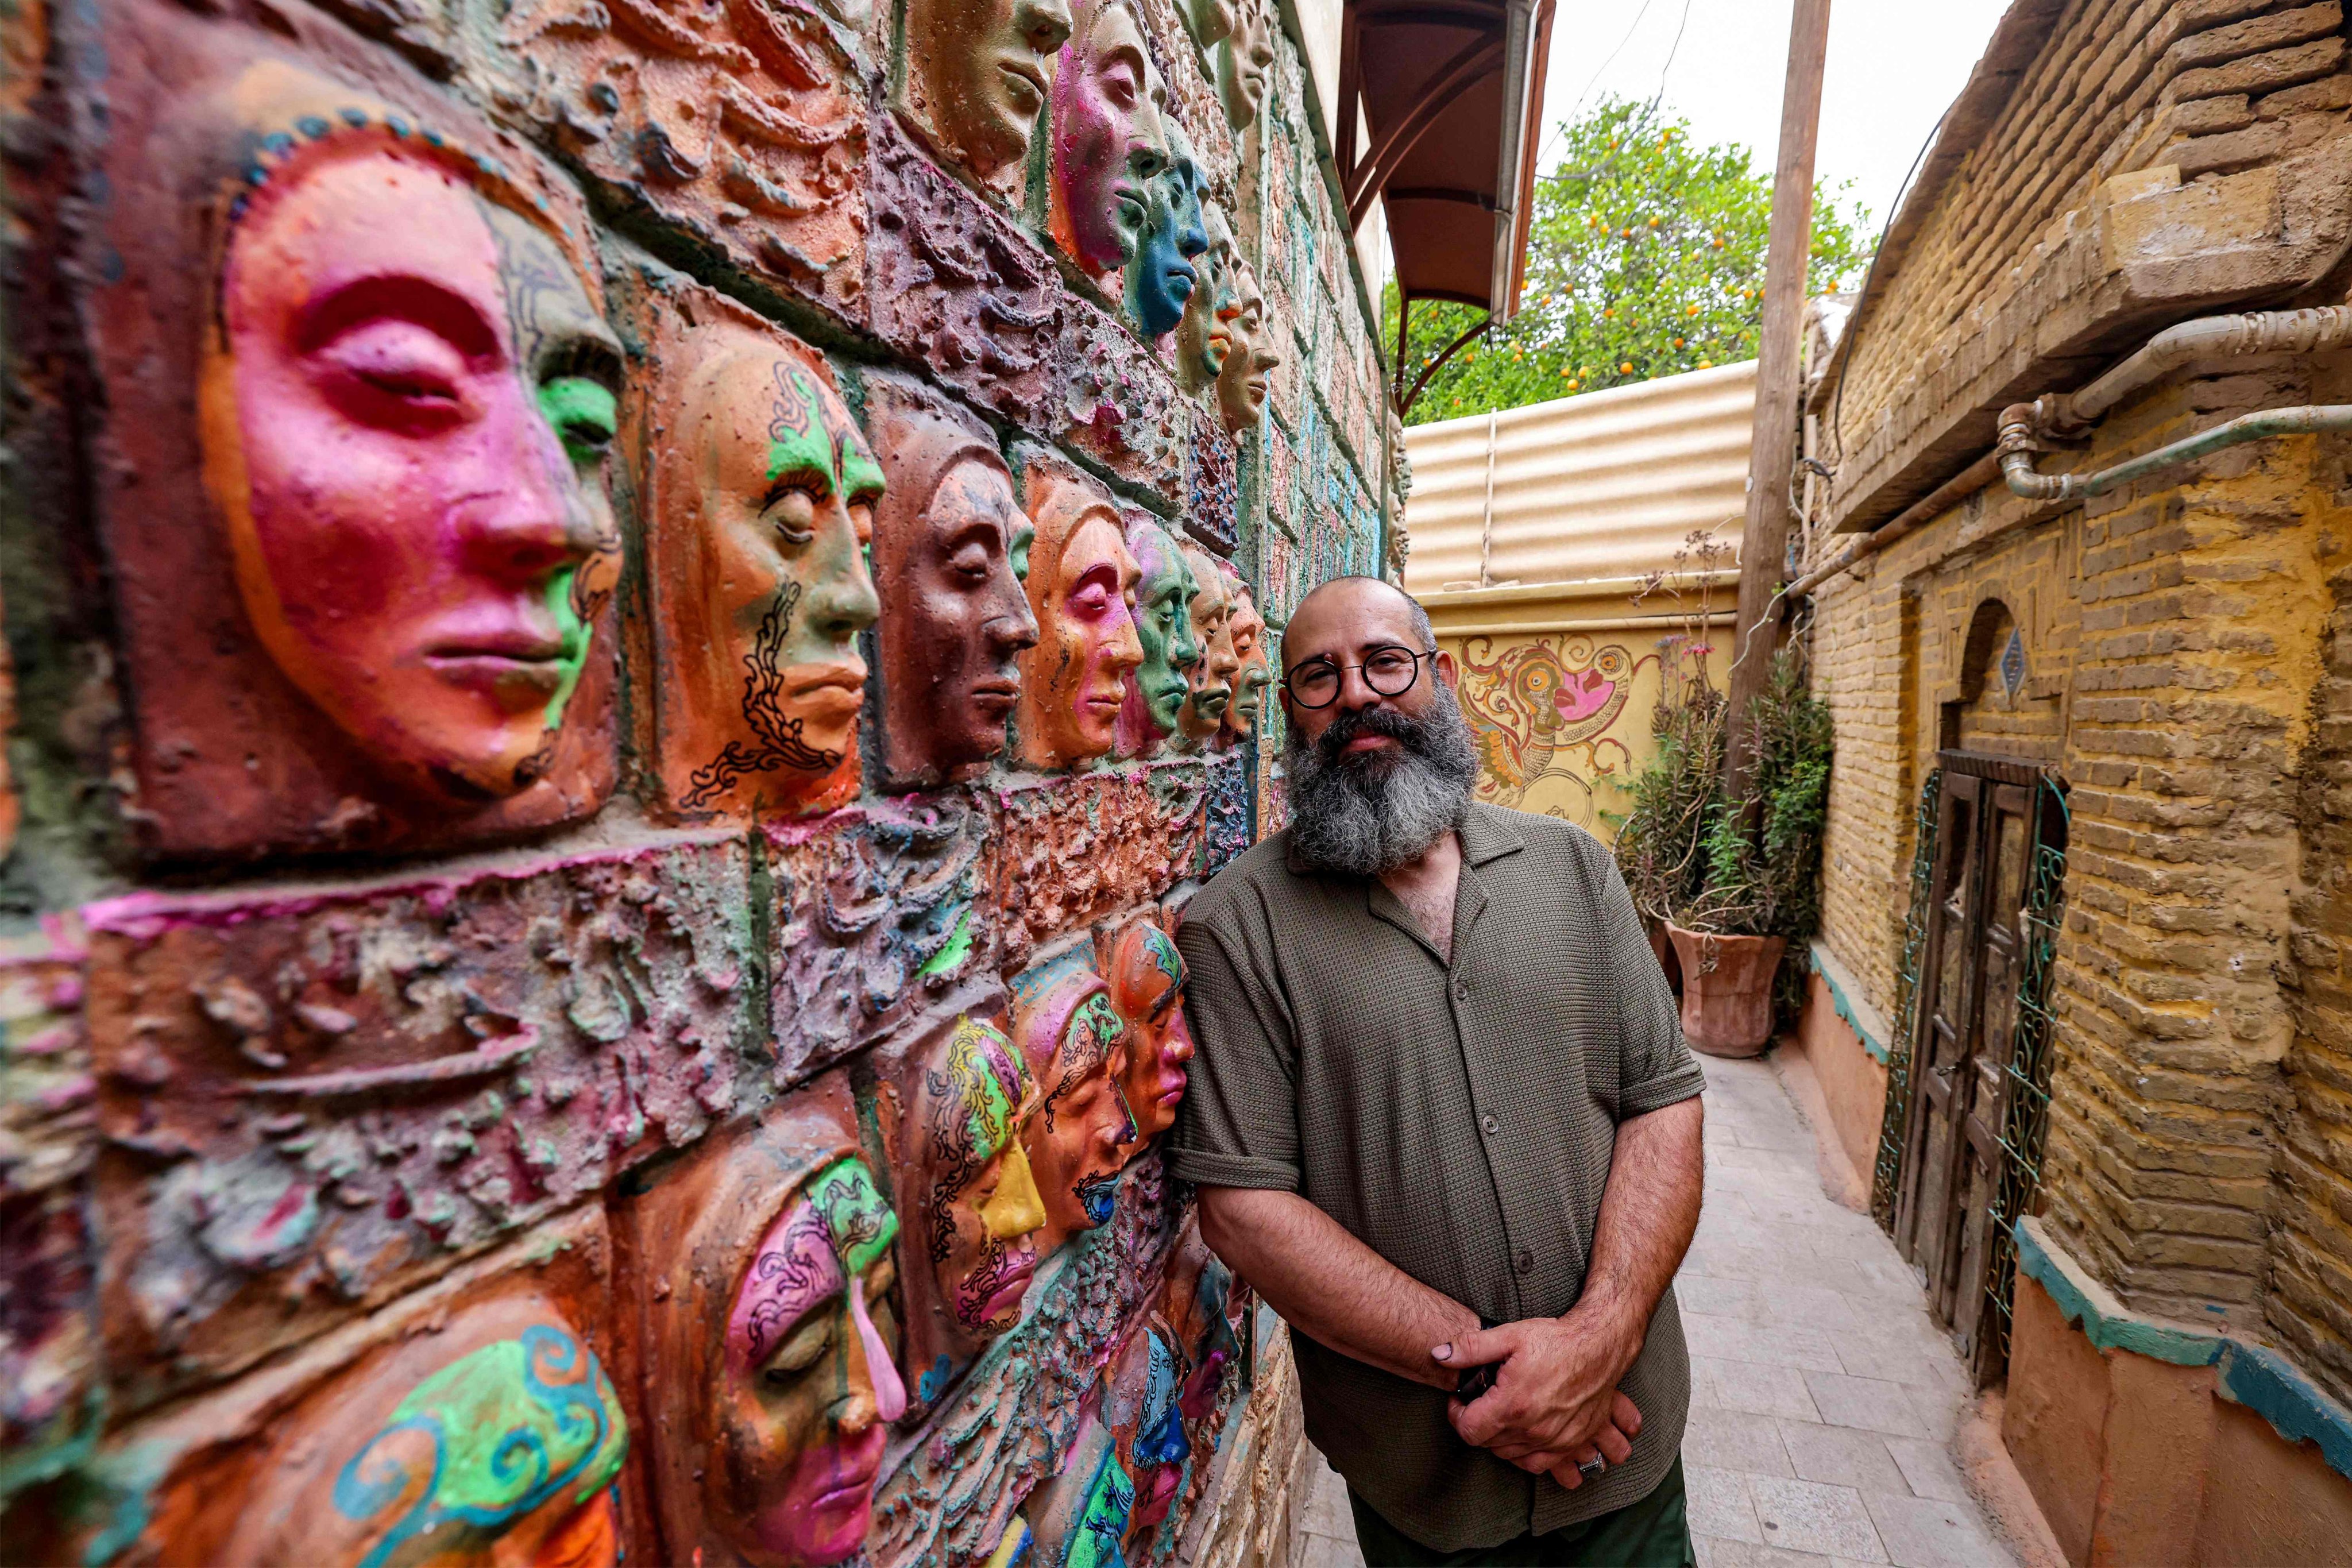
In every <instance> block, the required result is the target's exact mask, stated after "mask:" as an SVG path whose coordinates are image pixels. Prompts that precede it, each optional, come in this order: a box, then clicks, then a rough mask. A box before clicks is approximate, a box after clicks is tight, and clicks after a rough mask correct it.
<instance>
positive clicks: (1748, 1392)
mask: <svg viewBox="0 0 2352 1568" xmlns="http://www.w3.org/2000/svg"><path fill="white" fill-rule="evenodd" d="M1691 1360H1692V1363H1693V1364H1694V1365H1696V1364H1698V1362H1699V1358H1698V1357H1696V1356H1694V1357H1692V1358H1691ZM1706 1375H1707V1384H1708V1388H1709V1390H1710V1392H1711V1393H1712V1394H1713V1396H1714V1399H1713V1403H1714V1404H1716V1405H1718V1406H1719V1407H1721V1408H1722V1409H1725V1410H1742V1411H1746V1412H1747V1413H1748V1415H1786V1416H1789V1417H1790V1419H1792V1420H1797V1421H1818V1420H1820V1419H1821V1412H1820V1411H1819V1410H1818V1409H1817V1408H1816V1407H1815V1406H1814V1405H1813V1396H1812V1394H1811V1391H1810V1390H1809V1389H1808V1388H1807V1386H1806V1382H1805V1380H1806V1378H1807V1376H1808V1375H1809V1374H1808V1373H1801V1372H1799V1371H1798V1370H1797V1369H1796V1368H1795V1367H1792V1366H1765V1365H1763V1364H1761V1363H1757V1362H1747V1361H1715V1360H1712V1359H1709V1360H1708V1361H1707V1362H1706ZM1810 1375H1811V1376H1814V1377H1829V1376H1833V1375H1835V1374H1834V1373H1811V1374H1810ZM1889 1386H1890V1387H1891V1386H1893V1385H1892V1384H1889ZM1910 1435H1911V1436H1919V1435H1920V1434H1919V1433H1918V1432H1916V1431H1914V1432H1912V1433H1911V1434H1910Z"/></svg>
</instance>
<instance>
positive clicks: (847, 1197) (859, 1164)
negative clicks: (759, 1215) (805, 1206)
mask: <svg viewBox="0 0 2352 1568" xmlns="http://www.w3.org/2000/svg"><path fill="white" fill-rule="evenodd" d="M808 1197H809V1203H810V1204H811V1205H813V1206H814V1208H815V1209H816V1212H817V1213H818V1214H819V1215H823V1216H824V1224H825V1228H826V1229H827V1230H829V1231H831V1232H832V1233H833V1246H834V1250H835V1252H837V1253H839V1254H840V1255H841V1261H842V1263H843V1264H844V1265H845V1267H846V1268H848V1270H849V1272H850V1273H852V1274H863V1273H865V1272H866V1270H867V1269H868V1268H872V1267H874V1265H875V1263H876V1262H877V1260H879V1259H880V1258H881V1257H882V1255H883V1254H884V1253H886V1252H887V1251H888V1250H889V1249H890V1244H891V1243H892V1242H893V1241H896V1240H897V1239H898V1215H895V1214H893V1213H891V1212H890V1204H889V1201H888V1200H887V1199H886V1198H885V1197H883V1195H882V1189H881V1188H879V1187H877V1186H876V1185H875V1184H874V1173H873V1172H871V1171H869V1170H867V1169H866V1162H865V1161H863V1160H861V1159H859V1158H858V1157H857V1156H856V1155H855V1154H845V1155H844V1156H842V1157H841V1158H840V1159H838V1160H835V1162H834V1163H832V1164H830V1165H827V1166H826V1167H825V1168H824V1169H823V1170H822V1171H819V1172H818V1173H816V1174H815V1175H814V1176H812V1177H811V1178H809V1186H808Z"/></svg>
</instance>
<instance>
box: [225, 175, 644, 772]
mask: <svg viewBox="0 0 2352 1568" xmlns="http://www.w3.org/2000/svg"><path fill="white" fill-rule="evenodd" d="M219 304H220V321H221V328H222V331H221V335H220V338H219V340H218V341H217V342H215V343H214V344H212V345H211V347H210V350H209V352H208V353H207V355H206V360H205V366H204V370H203V373H202V383H201V385H200V389H199V414H200V420H201V425H202V429H203V432H204V446H205V477H206V480H207V483H208V485H209V487H210V488H211V489H212V490H213V492H214V494H215V499H216V500H217V501H218V502H219V504H220V507H221V510H222V511H223V513H224V515H225V517H226V521H227V526H228V534H229V543H230V550H231V555H232V560H233V564H234V567H235V572H236V582H237V588H238V592H239V595H240V596H241V598H242V600H243V602H244V605H245V609H246V613H247V617H248V618H249V620H250V621H251V623H252V625H253V627H254V631H255V634H256V636H257V637H258V639H259V640H260V642H261V644H262V646H263V647H265V648H266V649H267V650H268V655H269V657H270V658H271V659H272V660H273V661H274V662H275V663H276V664H277V665H278V668H280V669H281V670H283V671H284V672H285V674H286V675H287V677H288V679H290V680H291V681H292V682H293V684H294V685H295V687H296V688H298V689H299V690H300V691H301V692H302V693H303V695H304V696H305V697H307V698H308V699H309V700H310V701H311V702H312V703H313V704H315V705H316V706H317V707H318V708H319V709H320V710H321V711H323V712H324V713H326V714H327V716H328V717H329V718H330V719H331V720H332V721H334V723H335V724H336V725H338V726H339V727H340V728H341V730H342V731H344V732H345V733H346V734H347V735H348V736H349V737H350V738H351V741H352V743H353V744H354V745H355V746H356V747H357V748H358V749H359V750H360V751H361V752H362V753H364V754H365V755H367V756H368V757H369V758H370V759H371V760H372V761H373V762H374V763H376V764H378V765H380V766H382V767H383V768H385V769H386V770H387V771H388V772H390V773H393V774H394V775H395V776H397V777H400V778H402V779H404V781H406V782H407V783H408V784H411V785H414V786H417V787H421V788H424V789H425V790H427V791H429V792H432V793H435V794H437V795H442V796H445V797H447V798H451V799H454V800H458V801H467V802H478V801H481V800H484V799H486V798H496V797H500V796H506V795H513V794H515V793H517V792H518V791H520V790H521V789H523V788H525V787H527V786H528V785H530V784H531V783H533V782H534V781H535V780H536V779H538V778H539V777H540V776H541V774H542V773H544V771H545V769H546V766H547V763H548V754H549V749H550V746H551V742H552V740H553V738H554V736H555V734H556V732H557V731H558V730H559V729H560V728H561V726H562V722H563V716H564V712H565V708H566V704H567V703H568V702H569V700H570V699H571V697H572V692H573V689H575V687H576V686H577V685H578V683H579V680H580V678H581V675H582V672H583V668H584V667H585V665H586V663H587V660H588V657H589V646H590V642H591V629H592V625H593V620H594V618H595V616H596V614H597V612H598V610H599V609H600V608H601V607H602V605H603V604H604V602H605V600H607V599H608V598H609V596H610V595H611V592H612V588H613V584H614V579H615V578H616V577H617V575H618V572H619V565H620V534H619V531H618V529H617V527H616V526H615V525H614V520H613V513H612V508H611V503H610V501H609V499H608V498H607V496H606V494H605V490H604V453H605V449H606V447H607V446H608V445H609V444H610V442H611V440H612V438H613V435H614V425H615V405H614V388H615V387H616V385H617V377H618V373H619V365H620V353H619V348H618V345H617V343H616V342H614V338H613V336H612V334H611V332H610V331H609V330H608V329H607V328H606V327H605V326H604V321H603V319H602V316H601V313H600V311H599V309H598V306H597V304H596V301H595V299H594V297H593V293H592V291H591V288H590V285H589V283H588V282H587V281H586V280H585V279H583V276H582V274H581V272H580V270H579V269H578V268H577V267H575V266H574V264H573V263H572V260H571V258H569V257H568V256H567V254H566V253H565V252H564V250H563V249H562V247H559V246H558V245H557V244H556V243H555V241H554V240H553V239H552V238H551V237H549V235H548V234H547V233H546V232H545V231H543V230H542V229H541V228H540V227H539V226H537V225H536V224H534V223H533V222H531V221H530V220H527V219H525V218H524V217H522V216H520V215H519V214H517V213H514V212H512V211H509V210H508V209H507V208H506V207H503V206H499V205H494V204H493V203H491V202H490V201H489V200H488V199H487V198H485V197H484V196H483V195H480V194H479V193H478V192H477V191H476V190H475V189H474V188H472V187H471V186H470V185H469V184H467V182H466V181H465V180H464V179H462V178H460V177H459V175H458V174H456V173H455V172H454V171H453V170H452V169H450V168H449V167H447V166H446V165H444V164H442V163H437V162H435V161H433V160H431V159H429V158H427V157H425V155H424V154H423V153H420V152H415V151H410V150H405V149H401V148H396V147H394V146H393V145H391V144H389V133H384V139H383V140H378V139H376V138H374V137H372V136H370V135H364V134H362V135H352V136H348V137H341V138H336V139H332V140H329V141H326V142H321V143H320V144H319V145H318V146H316V147H314V148H311V149H310V150H309V152H308V153H305V154H304V155H303V156H302V157H301V158H300V159H299V160H297V161H295V162H292V163H288V164H286V165H284V166H282V167H280V168H278V169H277V170H275V171H273V172H272V173H271V174H270V176H269V178H268V183H267V184H263V185H261V186H259V187H258V188H257V190H255V191H254V192H252V193H251V194H250V195H248V196H247V197H246V198H245V199H244V200H243V201H242V202H241V203H240V208H239V216H236V219H235V226H234V228H233V230H232V232H231V236H230V240H229V244H228V247H227V250H226V256H225V258H224V261H223V270H222V274H221V279H220V293H219Z"/></svg>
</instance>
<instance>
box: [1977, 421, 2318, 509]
mask: <svg viewBox="0 0 2352 1568" xmlns="http://www.w3.org/2000/svg"><path fill="white" fill-rule="evenodd" d="M2031 407H2032V405H2030V404H2020V405H2017V406H2016V407H2013V408H2011V410H2010V411H2009V412H2008V413H2007V414H2004V415H2003V416H2001V431H2000V453H1999V456H2000V469H2001V473H2002V475H2003V476H2004V477H2006V478H2007V479H2008V480H2009V488H2010V489H2011V492H2012V493H2013V494H2016V495H2021V496H2023V497H2024V498H2025V499H2026V500H2042V501H2060V502H2064V501H2076V500H2084V499H2085V498H2086V497H2090V496H2102V495H2105V494H2106V493H2107V492H2108V491H2109V490H2112V489H2116V488H2118V487H2120V486H2123V485H2127V484H2129V483H2131V482H2132V481H2133V480H2134V479H2146V478H2147V476H2148V475H2150V474H2153V473H2158V472H2161V471H2162V470H2164V469H2166V468H2178V467H2179V465H2181V464H2183V463H2188V462H2194V461H2195V460H2196V459H2197V458H2203V457H2209V456H2210V455H2211V454H2213V453H2215V452H2219V451H2221V450H2223V449H2224V448H2226V447H2241V446H2243V445H2245V443H2247V442H2249V441H2261V440H2266V439H2268V438H2269V437H2273V436H2315V435H2318V434H2320V433H2321V432H2323V431H2330V430H2352V404H2342V403H2327V404H2306V405H2303V406H2301V407H2297V408H2266V409H2263V411H2261V412H2260V413H2257V414H2244V415H2241V416H2238V417H2237V418H2235V419H2232V420H2231V421H2230V422H2229V423H2228V424H2226V425H2216V426H2213V428H2212V429H2210V430H2208V431H2206V432H2204V433H2203V434H2202V435H2198V436H2191V437H2189V438H2188V439H2187V440H2185V441H2175V442H2173V443H2172V444H2171V445H2170V446H2168V447H2158V448H2157V449H2156V450H2155V451H2153V452H2150V453H2147V455H2146V456H2144V457H2138V458H2132V459H2131V461H2129V462H2127V463H2117V464H2116V466H2115V467H2114V468H2101V469H2099V470H2098V471H2097V472H2096V473H2092V474H2044V473H2039V472H2037V471H2035V469H2034V467H2033V449H2032V440H2033V432H2032V426H2030V425H2029V424H2028V423H2026V420H2027V418H2028V417H2029V416H2027V415H2025V414H2024V413H2023V412H2022V411H2023V410H2026V409H2029V408H2031ZM2012 416H2016V423H2014V424H2012V423H2011V418H2012Z"/></svg>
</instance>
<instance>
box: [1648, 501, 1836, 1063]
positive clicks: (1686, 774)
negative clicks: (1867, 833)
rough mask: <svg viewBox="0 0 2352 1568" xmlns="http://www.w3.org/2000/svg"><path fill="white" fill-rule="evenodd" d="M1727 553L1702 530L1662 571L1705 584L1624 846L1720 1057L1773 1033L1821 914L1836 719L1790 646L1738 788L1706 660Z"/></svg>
mask: <svg viewBox="0 0 2352 1568" xmlns="http://www.w3.org/2000/svg"><path fill="white" fill-rule="evenodd" d="M1727 553H1728V552H1727V551H1726V550H1725V549H1724V548H1723V547H1722V546H1720V545H1718V544H1716V543H1715V542H1714V541H1713V540H1712V539H1711V538H1706V537H1705V536H1701V535H1693V536H1692V540H1691V542H1690V543H1689V544H1688V545H1686V546H1685V549H1684V550H1683V552H1680V553H1678V554H1677V555H1676V557H1675V571H1674V572H1672V573H1669V574H1661V576H1660V577H1659V578H1658V579H1657V580H1656V581H1655V583H1654V585H1662V586H1664V587H1666V588H1668V590H1669V591H1671V592H1674V593H1675V595H1676V597H1677V599H1678V600H1680V601H1681V602H1683V603H1684V604H1685V605H1686V606H1687V605H1689V603H1690V600H1691V598H1692V597H1693V596H1694V595H1693V593H1692V588H1693V586H1694V585H1695V587H1696V594H1695V596H1696V601H1697V606H1696V614H1695V615H1693V616H1691V618H1690V619H1689V620H1688V621H1687V622H1686V623H1685V626H1684V629H1683V631H1682V633H1681V635H1679V636H1676V637H1671V638H1669V639H1667V641H1666V643H1665V644H1664V647H1663V648H1662V649H1661V652H1662V654H1663V658H1662V659H1661V661H1660V662H1661V665H1662V668H1663V673H1664V687H1663V689H1662V690H1661V691H1660V693H1659V698H1658V707H1657V710H1656V713H1655V715H1654V720H1653V730H1654V734H1655V736H1656V739H1657V745H1658V749H1657V753H1656V755H1655V756H1654V757H1653V758H1652V759H1651V761H1650V762H1649V763H1648V764H1647V765H1646V766H1644V767H1643V769H1642V771H1641V772H1640V773H1637V774H1636V775H1635V776H1634V779H1633V786H1632V789H1633V805H1632V809H1631V810H1629V811H1628V812H1627V813H1626V816H1625V819H1624V823H1623V826H1622V827H1621V828H1620V829H1619V832H1618V836H1617V847H1616V854H1617V863H1618V866H1619V868H1620V869H1622V871H1623V872H1624V875H1625V881H1626V885H1627V886H1628V887H1629V888H1630V889H1632V890H1633V902H1634V904H1635V906H1636V907H1638V908H1639V909H1640V910H1641V911H1642V913H1643V915H1644V916H1645V917H1647V918H1649V919H1650V920H1652V921H1656V922H1657V924H1658V927H1659V928H1660V929H1661V930H1663V931H1664V933H1665V935H1666V937H1667V938H1668V940H1669V941H1670V942H1672V943H1673V947H1674V952H1675V957H1676V958H1677V959H1678V960H1679V961H1680V967H1681V971H1682V983H1683V984H1682V998H1683V1001H1682V1021H1683V1034H1684V1036H1685V1037H1686V1038H1688V1039H1689V1041H1690V1043H1691V1045H1692V1047H1694V1048H1695V1049H1697V1050H1700V1051H1704V1052H1706V1054H1708V1055H1710V1056H1721V1057H1751V1056H1755V1055H1757V1054H1758V1053H1759V1052H1760V1051H1762V1050H1763V1048H1764V1047H1766V1046H1767V1045H1768V1044H1769V1043H1770V1041H1771V1038H1772V1023H1773V1008H1774V1000H1775V993H1776V989H1777V986H1776V982H1777V981H1778V980H1779V979H1780V975H1781V973H1782V970H1783V967H1784V965H1783V961H1784V959H1785V957H1786V955H1787V952H1788V949H1789V945H1790V942H1802V941H1803V940H1804V939H1806V938H1809V937H1811V935H1812V934H1813V931H1814V929H1815V928H1816V927H1817V925H1818V924H1819V922H1820V916H1821V889H1820V874H1821V853H1822V828H1823V826H1824V825H1825V822H1826V819H1827V813H1828V803H1829V773H1830V759H1831V753H1832V726H1831V721H1830V713H1829V710H1828V708H1827V707H1826V706H1825V705H1824V704H1822V702H1820V701H1818V700H1815V699H1814V698H1813V697H1812V696H1811V693H1810V692H1808V691H1807V690H1806V688H1805V679H1804V672H1803V665H1802V661H1801V654H1800V652H1799V650H1798V648H1797V647H1794V646H1791V647H1789V648H1786V649H1784V650H1782V651H1781V653H1780V655H1779V656H1778V657H1777V658H1776V659H1775V660H1774V663H1773V668H1772V678H1771V681H1770V683H1769V687H1768V688H1767V689H1766V690H1765V692H1764V693H1763V695H1762V696H1761V698H1759V700H1758V701H1757V703H1756V706H1755V709H1754V710H1753V711H1752V712H1751V713H1750V714H1749V716H1748V724H1749V726H1750V737H1751V742H1752V754H1753V756H1754V757H1755V765H1754V767H1753V769H1752V772H1751V777H1750V781H1749V784H1748V788H1747V789H1746V790H1745V791H1744V792H1743V793H1742V795H1740V796H1739V797H1738V798H1737V799H1734V798H1732V797H1731V796H1730V795H1728V794H1727V792H1726V790H1725V788H1724V783H1723V753H1724V741H1725V729H1726V725H1727V721H1728V715H1727V701H1726V699H1725V697H1724V694H1723V692H1722V691H1721V690H1720V689H1718V688H1717V686H1716V685H1715V683H1714V680H1713V678H1712V676H1711V674H1710V672H1709V670H1708V668H1707V658H1708V655H1709V653H1710V652H1711V651H1712V650H1711V649H1710V647H1709V646H1708V644H1707V642H1706V622H1707V611H1708V604H1707V593H1706V590H1707V587H1708V585H1709V584H1710V583H1711V581H1712V579H1713V578H1714V577H1715V576H1716V573H1715V571H1714V570H1713V569H1712V568H1713V567H1714V566H1715V565H1716V563H1717V557H1718V556H1723V555H1727ZM1645 592H1646V590H1645ZM1790 973H1792V974H1793V973H1794V971H1791V972H1790Z"/></svg>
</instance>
